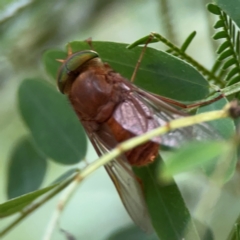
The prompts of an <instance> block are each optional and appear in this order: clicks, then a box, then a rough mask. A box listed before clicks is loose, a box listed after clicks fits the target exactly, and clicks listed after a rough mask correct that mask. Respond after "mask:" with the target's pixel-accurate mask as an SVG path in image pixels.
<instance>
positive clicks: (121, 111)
mask: <svg viewBox="0 0 240 240" xmlns="http://www.w3.org/2000/svg"><path fill="white" fill-rule="evenodd" d="M124 84H125V83H124ZM126 85H127V86H128V87H129V88H131V90H132V91H131V92H129V97H128V98H127V99H126V100H125V101H124V102H121V103H120V104H119V105H118V107H117V108H116V109H115V111H114V114H113V116H114V118H115V120H116V121H117V122H118V123H119V124H120V125H121V126H123V128H124V129H126V130H127V131H129V132H131V133H133V134H134V135H136V136H137V135H141V134H143V133H146V132H148V131H151V130H153V129H154V128H157V127H160V126H164V125H166V124H167V123H168V122H169V121H171V120H173V119H176V118H181V117H184V116H188V115H187V114H186V113H184V112H182V111H179V110H178V109H176V108H174V107H173V106H171V105H170V104H168V103H165V102H164V101H162V100H160V99H159V98H157V97H156V96H155V95H154V94H151V93H148V92H146V91H142V90H141V89H139V88H137V87H135V86H134V85H129V83H126ZM218 138H219V135H218V134H217V133H216V132H215V131H214V129H212V128H211V127H210V126H209V125H208V124H205V123H203V124H197V125H194V126H189V127H184V128H179V129H176V130H173V131H170V132H169V133H167V134H164V135H162V136H160V137H155V138H153V139H152V141H154V142H157V143H161V145H165V146H168V147H179V146H180V145H182V144H183V143H184V142H187V141H191V140H207V139H208V140H209V139H218Z"/></svg>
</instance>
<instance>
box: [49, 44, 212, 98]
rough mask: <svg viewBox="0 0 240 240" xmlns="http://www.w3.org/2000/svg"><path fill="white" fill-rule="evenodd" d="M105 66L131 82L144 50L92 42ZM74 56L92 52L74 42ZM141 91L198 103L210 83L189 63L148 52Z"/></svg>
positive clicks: (139, 81) (140, 76)
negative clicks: (82, 51)
mask: <svg viewBox="0 0 240 240" xmlns="http://www.w3.org/2000/svg"><path fill="white" fill-rule="evenodd" d="M92 45H93V48H94V50H95V51H97V52H98V53H99V55H100V58H101V59H102V60H103V62H107V63H108V64H109V65H110V66H111V67H112V68H113V69H114V70H115V71H117V72H119V73H120V74H121V75H122V76H123V77H125V78H127V79H130V78H131V76H132V74H133V71H134V69H135V66H136V64H137V61H138V58H139V56H140V54H141V51H142V48H141V47H136V48H134V49H131V50H129V49H126V46H127V44H121V43H113V42H92ZM71 47H72V50H73V52H76V51H81V50H86V49H89V46H88V44H87V43H86V42H72V43H71ZM52 61H55V59H52ZM134 83H135V84H136V85H138V86H139V87H141V88H143V89H145V90H148V91H150V92H154V93H156V94H159V95H163V96H166V97H169V98H173V99H177V100H179V101H197V100H200V99H203V98H205V97H206V96H207V95H208V94H209V85H208V82H207V81H206V80H205V79H204V78H203V76H202V75H201V74H200V73H199V72H197V71H196V70H195V68H193V67H192V66H190V65H189V64H187V63H186V62H184V61H182V60H180V59H178V58H176V57H173V56H171V55H170V54H167V53H165V52H161V51H158V50H156V49H152V48H148V49H147V51H146V54H145V55H144V57H143V60H142V63H141V65H140V68H139V70H138V72H137V77H136V79H135V81H134Z"/></svg>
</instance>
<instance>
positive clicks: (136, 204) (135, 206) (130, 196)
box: [85, 126, 153, 233]
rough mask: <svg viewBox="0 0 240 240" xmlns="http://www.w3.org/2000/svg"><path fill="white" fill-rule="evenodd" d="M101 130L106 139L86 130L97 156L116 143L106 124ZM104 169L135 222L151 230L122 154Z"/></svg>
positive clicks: (138, 190)
mask: <svg viewBox="0 0 240 240" xmlns="http://www.w3.org/2000/svg"><path fill="white" fill-rule="evenodd" d="M85 129H86V128H85ZM103 130H104V132H105V134H106V138H107V139H108V140H107V141H104V140H103V139H102V136H103V134H101V138H99V136H98V135H97V134H96V133H91V134H90V133H88V132H87V134H88V136H89V139H90V140H91V142H92V144H93V146H94V148H95V150H96V152H97V154H98V155H99V156H102V155H103V154H105V153H107V152H108V151H110V150H111V149H113V148H114V147H115V146H116V144H117V143H116V140H115V139H114V137H113V135H112V134H111V133H110V131H109V130H108V128H107V126H104V128H103ZM106 142H107V143H106ZM109 144H112V145H109ZM105 169H106V171H107V172H108V174H109V176H110V177H111V179H112V181H113V183H114V185H115V187H116V189H117V191H118V194H119V196H120V198H121V200H122V202H123V204H124V206H125V208H126V210H127V212H128V214H129V215H130V216H131V218H132V220H133V221H134V222H135V224H136V225H138V226H139V227H140V228H141V229H142V230H144V231H146V232H149V233H150V232H153V227H152V223H151V220H150V217H149V214H148V209H147V206H146V203H145V200H144V196H143V191H142V188H141V185H140V183H139V182H138V180H137V178H136V176H135V174H134V173H133V171H132V168H131V166H130V165H129V163H128V162H127V160H126V158H125V157H124V155H123V156H120V157H118V158H117V159H114V160H113V161H111V162H109V163H108V164H106V165H105Z"/></svg>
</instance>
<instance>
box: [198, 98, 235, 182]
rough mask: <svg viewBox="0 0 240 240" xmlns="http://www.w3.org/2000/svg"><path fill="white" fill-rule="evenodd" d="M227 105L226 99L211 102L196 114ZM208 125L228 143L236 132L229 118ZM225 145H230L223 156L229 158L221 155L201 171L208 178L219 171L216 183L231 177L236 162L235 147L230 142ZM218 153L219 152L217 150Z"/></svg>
mask: <svg viewBox="0 0 240 240" xmlns="http://www.w3.org/2000/svg"><path fill="white" fill-rule="evenodd" d="M227 103H228V101H227V99H225V98H222V99H220V100H219V101H216V102H213V103H211V104H209V105H206V106H203V107H201V108H199V109H198V113H202V112H209V111H213V110H218V109H222V108H223V107H224V106H225V105H226V104H227ZM208 124H209V125H210V126H212V127H213V129H215V130H216V131H217V132H218V133H219V134H220V136H222V137H223V138H224V139H226V140H228V141H229V139H231V138H232V137H233V136H234V134H235V132H236V127H235V124H234V121H233V120H232V119H230V118H225V119H219V120H215V121H211V122H208ZM225 144H226V146H227V145H228V146H229V144H230V147H229V151H227V150H226V152H225V154H226V155H229V156H228V157H225V156H226V155H224V153H222V156H220V157H219V158H218V159H216V161H213V162H212V163H211V165H208V166H207V165H206V166H203V167H202V168H203V170H204V171H205V172H206V173H207V174H208V175H209V176H210V175H212V174H213V173H214V171H216V172H217V171H219V169H220V170H221V174H220V175H219V176H218V179H217V181H218V182H221V183H224V182H226V181H227V180H229V179H230V177H231V176H232V175H233V173H234V172H235V167H236V161H237V153H236V150H235V149H234V148H235V146H233V145H232V142H231V141H230V143H229V142H226V143H225ZM219 151H221V150H220V149H219ZM226 165H227V166H226ZM215 179H216V177H215Z"/></svg>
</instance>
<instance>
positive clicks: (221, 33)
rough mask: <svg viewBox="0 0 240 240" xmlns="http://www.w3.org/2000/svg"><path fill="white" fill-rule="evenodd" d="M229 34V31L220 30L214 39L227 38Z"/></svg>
mask: <svg viewBox="0 0 240 240" xmlns="http://www.w3.org/2000/svg"><path fill="white" fill-rule="evenodd" d="M227 36H228V34H227V32H225V31H220V32H217V33H215V34H214V35H213V39H214V40H218V39H221V38H226V37H227Z"/></svg>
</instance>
